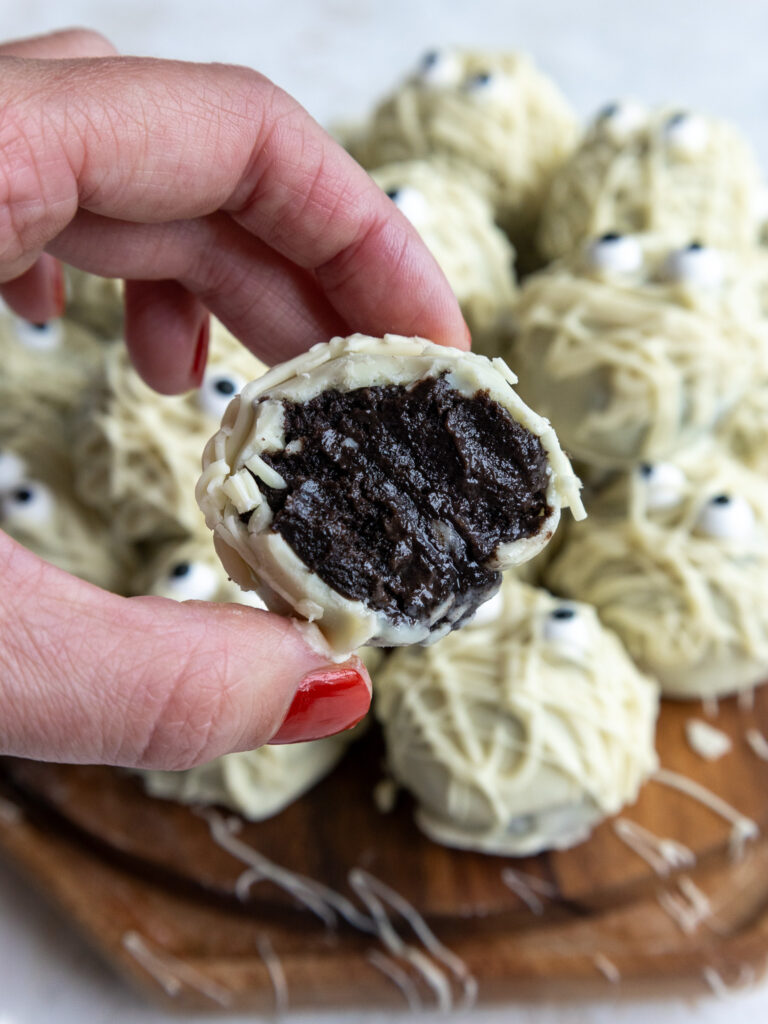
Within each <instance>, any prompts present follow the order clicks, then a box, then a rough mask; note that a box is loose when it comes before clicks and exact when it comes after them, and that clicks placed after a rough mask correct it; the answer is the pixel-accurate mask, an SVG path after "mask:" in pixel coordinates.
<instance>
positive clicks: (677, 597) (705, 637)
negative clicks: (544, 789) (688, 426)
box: [544, 442, 768, 698]
mask: <svg viewBox="0 0 768 1024" xmlns="http://www.w3.org/2000/svg"><path fill="white" fill-rule="evenodd" d="M670 461H671V463H672V464H673V465H674V466H675V467H676V468H677V469H678V470H679V471H680V473H681V488H680V492H679V494H678V500H677V502H674V501H672V500H671V497H672V495H671V494H669V495H668V496H667V497H668V500H667V501H665V502H664V504H663V506H661V507H659V506H658V505H654V503H653V502H650V503H649V501H648V498H649V491H648V488H647V486H646V484H645V481H644V479H643V475H642V474H641V473H639V472H635V473H632V474H628V475H627V476H625V477H622V478H620V479H619V480H617V481H616V482H615V483H613V484H612V485H611V486H610V487H608V488H607V489H606V490H605V491H603V492H601V493H598V494H597V495H596V496H595V498H594V500H593V501H592V502H591V504H590V518H589V520H588V521H587V522H586V523H584V524H578V525H577V526H575V527H574V528H573V529H572V530H569V531H568V532H567V533H566V535H565V537H564V539H563V543H562V546H561V548H560V550H559V552H558V553H557V555H556V556H555V557H554V558H553V559H552V561H551V562H550V563H549V565H548V566H547V567H546V568H545V570H544V579H545V582H546V584H547V585H548V586H549V587H550V588H551V589H552V590H553V591H555V592H556V593H559V594H564V595H566V596H568V597H572V598H575V599H578V600H581V601H588V602H590V603H591V604H593V605H594V606H595V607H596V609H597V611H598V614H599V615H600V617H601V619H602V620H603V622H604V623H605V624H606V625H607V626H609V627H611V628H612V629H614V630H615V631H616V632H617V633H618V634H619V636H620V637H621V639H622V640H623V641H624V644H625V645H626V647H627V650H628V651H629V652H630V654H631V655H632V657H633V658H634V659H635V660H636V661H637V663H638V665H639V666H640V667H641V668H642V669H643V670H645V671H647V672H649V673H651V674H652V675H654V676H656V677H657V678H658V679H659V680H660V681H661V684H662V689H663V691H664V693H665V694H669V695H670V696H673V697H686V698H706V697H716V696H720V695H725V694H728V693H735V692H737V691H739V690H746V689H749V688H750V687H752V686H754V685H755V684H756V683H758V682H761V681H762V680H763V679H764V678H765V677H766V675H768V607H767V606H766V602H765V600H764V593H765V581H766V579H768V484H766V483H765V481H764V480H763V479H761V478H760V477H759V476H757V475H756V474H754V473H752V472H751V471H750V470H748V469H746V468H745V467H744V466H742V465H741V464H740V463H739V462H738V461H737V460H736V459H734V458H732V457H731V456H730V455H728V454H727V452H726V451H725V450H724V449H722V448H720V447H718V446H716V445H715V444H713V443H711V442H702V443H701V444H700V445H697V446H694V447H693V448H690V449H686V450H685V451H684V452H681V453H679V454H678V455H677V456H675V457H674V458H672V459H671V460H670ZM726 499H727V500H726Z"/></svg>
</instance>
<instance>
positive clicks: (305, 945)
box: [0, 689, 768, 1013]
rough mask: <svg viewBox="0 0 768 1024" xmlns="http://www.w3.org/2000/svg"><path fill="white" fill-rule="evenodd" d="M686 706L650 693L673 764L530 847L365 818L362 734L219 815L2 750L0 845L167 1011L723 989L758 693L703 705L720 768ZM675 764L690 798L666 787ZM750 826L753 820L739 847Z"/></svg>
mask: <svg viewBox="0 0 768 1024" xmlns="http://www.w3.org/2000/svg"><path fill="white" fill-rule="evenodd" d="M710 710H711V709H710ZM702 714H703V711H702V709H701V707H700V706H698V705H693V704H683V703H672V702H667V703H665V704H664V707H663V710H662V715H661V719H660V724H659V732H658V742H657V746H658V751H659V757H660V761H661V764H662V766H663V770H664V771H666V772H667V773H673V774H671V775H670V774H667V775H666V776H665V775H664V774H662V776H661V778H660V779H659V780H658V781H652V782H651V783H649V784H648V785H647V786H646V787H645V789H644V790H643V792H642V793H641V795H640V798H639V800H638V801H637V803H636V804H635V805H634V806H633V807H628V808H625V809H624V810H623V811H622V813H621V815H620V817H619V818H617V819H615V820H613V821H609V822H606V823H604V824H603V825H601V826H600V827H599V828H598V829H596V831H595V833H594V834H593V836H592V837H591V839H590V840H588V841H587V842H586V843H583V844H581V845H580V846H578V847H576V848H574V849H572V850H566V851H561V852H556V853H551V854H544V855H541V856H539V857H535V858H525V859H521V860H512V859H511V858H505V857H488V856H483V855H480V854H473V853H469V852H466V851H454V850H449V849H446V848H442V847H439V846H436V845H434V844H432V843H430V842H429V841H428V840H427V839H426V838H424V837H423V836H421V835H420V834H419V833H418V831H417V830H416V828H415V826H414V824H413V821H412V804H411V802H410V800H409V799H408V798H407V797H403V796H402V795H401V796H400V797H399V799H398V802H397V804H396V806H395V807H394V809H393V810H392V811H391V813H388V814H382V813H381V812H380V811H379V810H378V809H377V808H376V806H375V804H374V802H373V800H372V799H371V793H372V791H373V789H374V787H375V784H376V782H377V781H378V780H379V778H380V762H381V749H380V747H379V746H378V741H377V739H376V736H375V734H373V733H372V734H369V736H368V737H366V739H365V741H364V742H363V743H362V744H358V746H357V747H356V748H354V749H353V750H352V751H351V752H350V754H349V757H348V759H347V761H346V762H342V764H341V765H340V766H339V768H338V769H337V770H336V771H335V772H334V773H333V775H332V776H330V777H329V778H328V779H327V780H326V781H325V782H323V783H322V784H321V785H320V786H318V787H317V789H315V790H314V791H313V792H311V793H310V794H308V795H307V796H306V797H305V798H303V799H302V800H301V801H299V802H298V803H297V804H296V805H294V806H293V807H291V808H288V809H287V810H286V811H285V812H283V814H281V815H279V816H278V818H276V819H272V821H269V822H263V823H259V824H245V825H242V826H241V827H240V826H235V827H234V828H231V827H230V826H229V825H228V824H227V822H229V821H230V820H231V819H230V818H229V816H227V815H217V817H216V818H214V819H212V818H211V816H210V813H206V814H204V815H202V816H201V814H199V813H195V812H194V811H192V810H190V809H189V808H183V807H180V806H177V805H174V804H166V803H163V802H161V801H155V800H150V799H149V798H147V797H146V796H145V795H144V794H143V793H142V792H141V790H140V789H139V788H138V786H137V785H136V783H135V782H134V780H133V779H131V778H130V777H128V776H126V775H122V774H120V773H117V772H113V771H110V770H108V769H99V768H92V767H71V766H70V767H66V766H56V765H40V764H34V763H31V762H22V761H7V762H3V763H2V772H3V777H4V778H5V779H6V781H7V783H8V784H7V786H6V787H5V788H3V790H2V792H1V793H0V796H2V798H3V800H4V801H5V802H4V803H3V804H2V806H3V807H7V808H12V809H13V813H5V814H0V845H1V846H2V847H4V848H5V850H6V851H7V853H8V854H9V855H10V856H11V857H12V858H13V859H14V860H16V861H17V862H18V863H19V864H20V865H21V866H22V867H24V868H26V869H27V871H28V872H29V873H30V874H32V875H33V876H34V877H35V878H37V879H38V881H41V882H42V883H43V884H44V885H45V887H46V888H47V889H48V890H49V891H50V892H51V894H52V895H53V896H55V897H56V898H57V899H58V900H59V902H60V903H62V904H63V905H64V907H65V908H66V909H67V911H68V912H69V913H70V915H71V917H72V918H73V920H74V921H75V922H76V923H77V924H79V925H80V927H82V928H84V929H85V930H86V932H87V933H89V934H90V935H91V937H92V938H93V939H95V941H96V942H97V944H98V945H99V946H100V947H101V948H102V950H103V951H104V953H105V955H106V956H107V957H108V958H109V959H110V960H111V961H112V962H113V963H115V964H116V965H117V966H118V967H119V968H120V969H121V970H122V971H123V972H124V973H125V974H127V975H128V976H129V977H131V978H133V979H134V980H136V981H138V982H140V983H141V984H142V985H143V986H144V987H145V988H146V989H147V990H148V991H149V992H150V993H151V994H153V995H154V996H155V997H156V998H157V999H159V1000H163V1001H164V1002H165V1003H166V1004H170V1005H173V1006H175V1007H178V1008H179V1009H181V1008H198V1009H202V1010H207V1011H209V1012H211V1011H214V1010H217V1009H219V1010H220V1009H221V1008H222V1007H223V1006H224V1005H226V1007H227V1009H231V1010H245V1009H248V1010H253V1011H258V1012H264V1013H267V1012H274V1011H278V1012H280V1011H282V1010H284V1009H286V1008H289V1009H291V1010H294V1009H301V1008H312V1007H342V1006H353V1005H367V1006H392V1007H393V1008H406V1007H413V1008H424V1009H430V1008H438V1007H442V1008H448V1007H450V1006H461V1005H468V1004H469V1003H470V1002H471V1001H472V1000H473V999H474V997H475V994H476V995H477V998H478V1000H479V1001H480V1002H483V1001H485V1000H493V1001H498V1000H499V999H503V998H508V999H512V1000H514V999H521V998H535V997H537V996H543V997H546V998H552V996H553V995H557V994H561V995H562V996H563V997H566V996H568V995H570V994H573V993H584V994H594V993H595V992H601V991H603V992H605V994H606V995H610V993H612V992H615V991H617V990H620V991H622V992H628V993H631V992H632V991H633V986H634V985H635V984H636V985H637V986H638V990H639V991H643V992H645V994H647V992H648V984H649V981H648V979H651V978H655V979H656V989H657V991H658V992H662V991H669V990H670V986H672V987H673V988H674V989H676V990H680V989H681V988H686V989H690V990H694V989H698V990H702V989H705V988H712V987H713V979H714V980H717V979H719V981H718V982H717V983H718V984H720V983H722V986H725V987H730V986H734V985H739V984H742V983H743V979H745V978H750V979H751V978H753V977H754V978H756V977H758V976H759V975H760V974H761V973H762V971H763V969H764V967H765V963H766V957H767V956H768V839H766V836H768V800H766V798H765V797H764V794H765V793H766V792H768V761H766V760H764V759H763V758H762V757H761V756H759V754H758V752H757V751H756V750H755V746H756V744H755V741H754V737H755V734H756V733H759V734H760V735H761V736H766V735H768V692H767V691H766V690H764V689H758V690H757V691H756V693H755V700H754V706H752V707H749V706H748V705H747V704H746V703H745V702H744V701H741V702H739V701H737V700H736V699H733V700H724V701H720V702H719V704H718V709H717V714H716V716H714V717H712V718H710V719H708V721H710V722H711V723H712V724H713V725H714V726H716V728H717V729H719V730H721V731H722V732H723V733H724V734H726V735H727V736H728V737H729V738H730V739H731V742H732V749H731V751H730V752H729V753H728V755H727V756H725V757H723V758H722V759H721V760H719V761H716V762H712V761H707V760H705V759H704V758H703V757H701V756H699V755H698V754H697V753H696V752H695V751H694V750H692V749H691V747H690V745H689V744H688V742H687V740H686V734H685V723H686V721H687V720H688V719H690V718H691V716H692V715H697V716H701V715H702ZM750 740H751V742H750ZM681 777H682V778H686V779H689V780H691V781H692V782H693V783H694V784H695V785H694V787H693V789H694V791H695V793H696V794H697V797H696V798H694V797H692V796H691V795H690V794H688V793H686V792H683V791H681V790H680V789H679V788H673V787H671V786H670V784H669V783H670V782H671V781H678V780H679V778H681ZM665 780H666V781H665ZM701 787H703V789H704V790H707V791H709V792H711V793H712V794H714V796H715V798H716V799H715V800H714V802H712V801H710V802H709V803H707V802H706V800H705V802H704V803H702V801H701V799H699V797H700V796H701V793H702V792H703V790H702V789H701ZM683 788H686V787H685V784H683ZM721 801H723V802H724V803H721ZM725 805H727V806H728V807H729V808H731V812H732V813H731V812H726V814H725V816H723V811H724V807H725ZM214 813H216V812H214ZM212 820H213V821H216V822H217V825H216V829H217V830H218V832H217V835H218V841H217V840H216V837H215V836H214V835H213V832H214V830H213V829H212V825H211V822H212ZM746 820H749V821H754V822H755V824H756V826H757V828H758V829H759V830H760V834H759V835H758V834H755V835H752V836H750V837H746V839H745V841H744V843H743V851H742V856H741V859H739V860H734V859H733V858H732V852H733V851H732V838H733V836H732V831H733V825H734V822H740V821H746ZM621 822H630V823H631V824H630V825H629V826H626V825H622V824H621ZM222 840H223V842H222ZM238 844H243V845H242V846H240V845H238ZM248 851H251V852H248ZM670 851H676V855H675V857H673V858H672V859H673V861H674V863H667V860H666V859H665V856H664V854H665V852H666V853H669V852H670ZM682 851H685V855H684V856H682V855H681V856H677V853H681V852H682ZM667 859H668V858H667ZM660 867H661V868H662V869H661V870H660ZM475 983H476V985H477V992H476V993H475V989H474V985H475Z"/></svg>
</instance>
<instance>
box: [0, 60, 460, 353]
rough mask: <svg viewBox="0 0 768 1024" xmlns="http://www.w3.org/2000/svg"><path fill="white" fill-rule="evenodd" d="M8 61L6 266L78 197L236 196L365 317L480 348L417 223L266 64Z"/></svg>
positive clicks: (115, 210) (111, 211)
mask: <svg viewBox="0 0 768 1024" xmlns="http://www.w3.org/2000/svg"><path fill="white" fill-rule="evenodd" d="M0 70H2V75H0V82H2V85H0V109H2V110H3V118H2V124H0V130H2V133H3V135H4V136H5V139H6V140H8V142H9V143H10V144H8V145H3V146H2V147H0V181H5V182H6V183H7V187H6V189H5V190H4V192H2V193H0V243H2V244H0V253H1V254H3V255H4V256H5V262H6V266H7V265H8V262H9V256H8V254H9V253H10V254H12V255H15V257H16V259H17V260H18V261H20V262H19V266H20V267H21V269H24V261H25V260H26V264H27V265H28V264H29V262H30V261H29V253H30V252H34V251H35V250H37V251H39V250H40V248H42V247H43V246H45V245H46V244H48V243H49V242H50V241H51V240H52V239H53V238H54V237H55V236H56V235H57V234H58V233H59V232H60V231H61V230H62V229H63V228H64V227H65V226H66V225H67V224H68V223H69V222H70V221H71V220H72V219H73V218H74V216H75V214H76V212H77V209H78V207H82V208H84V209H86V210H89V211H91V212H93V213H97V214H99V215H101V216H104V217H109V218H118V219H121V220H125V221H134V222H141V223H160V222H166V221H172V220H184V219H191V218H196V217H199V216H202V215H206V214H210V213H212V212H214V211H215V210H217V209H223V210H225V211H227V213H228V214H229V215H230V216H231V217H233V218H234V219H235V220H236V221H238V223H240V224H241V225H243V226H244V227H245V228H246V229H247V230H248V231H249V232H251V233H252V234H254V235H255V236H256V237H258V238H259V239H260V240H262V241H263V242H266V243H267V244H268V245H269V246H271V247H272V248H273V249H275V250H276V251H277V252H278V253H280V254H281V255H282V256H284V257H287V258H288V259H289V260H291V261H292V262H294V263H295V264H297V265H298V266H300V267H302V268H304V269H305V270H308V271H311V272H312V273H313V274H314V275H315V276H316V279H317V280H318V282H319V283H320V285H321V287H322V288H323V290H324V291H325V293H326V295H327V297H328V299H329V301H330V302H331V304H332V306H333V307H334V308H335V309H336V311H337V312H338V313H339V314H340V316H341V317H342V318H343V319H344V321H345V322H346V323H348V324H349V325H350V327H351V328H352V329H354V330H360V331H363V332H366V333H370V334H383V333H386V332H387V331H390V332H393V333H401V334H421V335H424V336H425V337H428V338H432V339H433V340H435V341H440V342H442V343H444V344H450V345H455V346H457V347H462V348H466V347H467V346H468V335H467V330H466V325H465V324H464V321H463V318H462V316H461V313H460V311H459V307H458V303H457V301H456V299H455V296H454V295H453V293H452V291H451V289H450V287H449V285H448V283H447V281H446V280H445V277H444V276H443V274H442V272H441V271H440V270H439V268H438V267H437V264H436V263H435V261H434V259H433V258H432V256H431V255H430V254H429V252H428V251H427V249H426V247H425V246H424V244H423V243H422V242H421V240H420V238H419V236H418V235H417V233H416V231H415V229H414V228H413V227H412V226H411V224H410V223H409V222H408V221H407V220H406V219H405V217H403V215H402V214H401V213H400V212H399V211H398V210H397V209H396V208H395V207H394V205H393V204H392V203H391V201H390V200H389V199H388V198H387V197H386V196H385V195H384V194H383V193H382V192H381V190H380V189H379V188H378V187H377V186H376V185H375V184H374V183H373V182H372V181H371V179H370V178H369V177H368V175H367V174H366V172H365V171H363V170H362V168H360V167H359V166H358V165H357V164H356V163H355V161H354V160H352V158H351V157H350V156H349V155H348V154H347V153H345V152H344V150H343V149H342V148H341V147H340V146H339V145H338V144H337V143H336V142H334V141H333V140H332V139H331V138H330V137H329V136H328V135H327V134H326V133H325V132H324V131H323V130H322V129H321V128H320V126H319V125H318V124H317V123H316V122H315V121H314V120H313V119H312V118H311V117H310V116H309V114H308V113H307V112H306V111H305V110H303V108H302V107H300V106H299V104H298V103H296V102H295V101H294V100H292V99H291V98H290V97H289V96H288V95H287V94H286V93H284V92H283V91H282V90H280V89H279V88H277V87H276V86H275V85H273V84H272V83H271V82H269V81H268V80H267V79H265V78H264V77H263V76H261V75H259V74H257V73H256V72H253V71H250V70H248V69H247V68H239V67H229V66H223V65H196V64H183V63H179V62H171V61H156V60H149V59H139V58H117V59H103V60H72V61H57V62H55V63H51V62H44V61H24V60H16V59H13V58H0ZM0 258H2V257H0ZM11 262H12V261H11ZM7 273H8V272H7V270H6V274H7Z"/></svg>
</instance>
